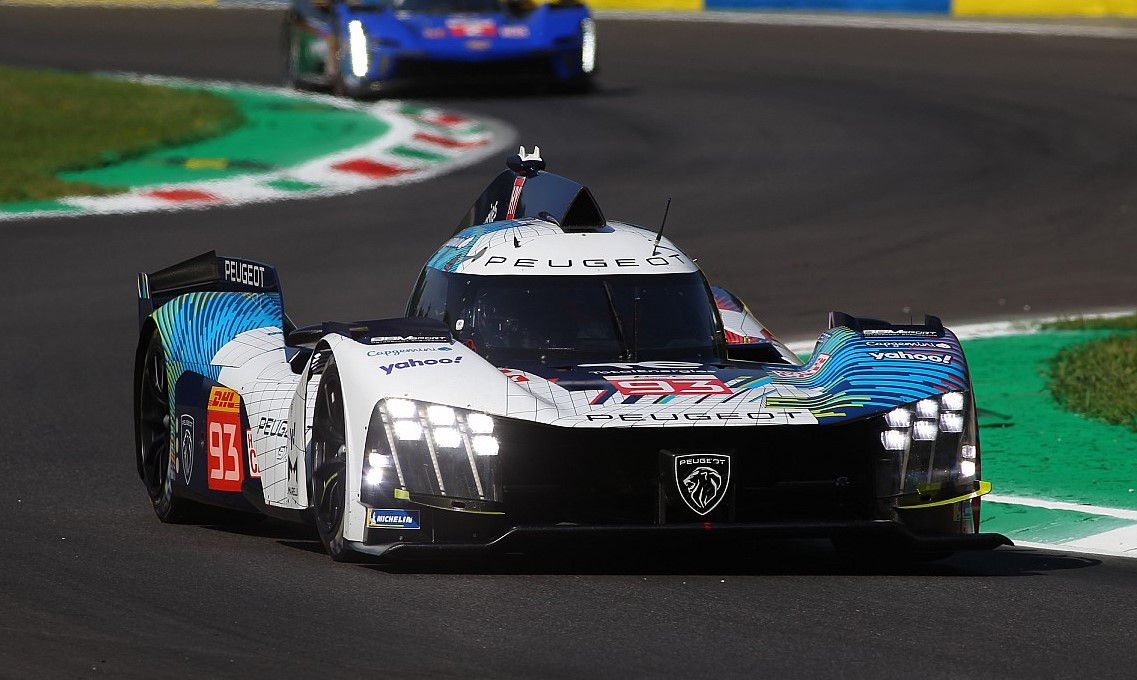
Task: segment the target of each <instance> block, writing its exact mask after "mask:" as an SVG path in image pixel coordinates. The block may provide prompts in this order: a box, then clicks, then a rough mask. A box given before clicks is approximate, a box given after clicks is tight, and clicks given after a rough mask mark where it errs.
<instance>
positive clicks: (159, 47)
mask: <svg viewBox="0 0 1137 680" xmlns="http://www.w3.org/2000/svg"><path fill="white" fill-rule="evenodd" d="M278 24H279V16H278V15H276V14H274V13H271V12H265V11H227V12H222V11H217V10H203V11H199V10H172V11H158V10H66V11H65V10H55V9H25V8H15V7H0V64H7V65H26V66H50V67H55V68H67V69H83V70H90V69H99V70H129V71H138V72H148V73H159V74H165V75H179V76H193V77H202V78H224V79H236V80H246V81H250V82H257V83H273V82H275V81H276V80H277V72H276V63H277V57H276V53H275V46H276V44H275V41H276V38H277V30H278ZM600 38H601V40H602V50H603V51H602V68H603V74H602V77H601V90H600V92H598V93H596V94H595V95H593V96H588V97H550V96H541V95H521V96H518V95H511V94H510V93H508V92H502V91H488V92H485V93H478V94H479V95H483V96H478V97H473V96H469V94H470V93H465V94H463V95H452V96H446V93H444V92H435V93H431V98H432V99H433V100H434V101H436V102H437V103H439V104H440V105H442V106H445V107H450V108H453V109H458V110H463V111H468V112H471V113H474V114H482V115H488V116H492V117H494V118H497V119H500V120H504V121H507V122H509V123H510V124H512V125H513V126H515V127H516V128H517V130H518V131H519V133H520V139H521V141H523V142H524V143H525V144H527V145H531V144H534V143H537V144H540V145H541V147H542V149H543V151H544V152H545V156H546V158H547V159H548V160H549V162H550V169H552V170H554V171H556V172H560V173H561V174H566V175H568V176H572V177H576V178H579V179H581V180H583V181H584V182H586V183H588V184H589V185H590V186H591V187H592V189H593V191H594V193H595V195H596V196H597V198H598V200H599V201H600V203H601V205H602V207H603V208H604V210H605V212H606V213H607V214H608V215H609V216H610V217H617V218H622V219H626V220H630V221H634V222H640V223H645V224H655V223H656V222H657V221H658V219H659V217H660V216H661V214H662V212H663V205H664V202H665V199H666V198H667V197H669V196H670V197H673V198H674V203H673V206H672V210H671V216H670V218H669V223H668V234H669V235H671V236H673V237H674V238H675V239H676V240H678V241H679V242H680V243H681V244H684V245H685V246H686V248H687V249H688V251H689V252H691V253H692V254H693V255H695V256H697V257H698V258H699V259H700V263H701V264H702V265H703V266H704V268H705V269H706V271H707V272H708V274H709V275H710V277H711V278H712V279H713V280H715V281H717V282H719V283H723V284H725V285H727V286H728V287H731V288H733V289H734V290H736V292H738V293H740V294H741V295H742V296H743V297H744V298H745V299H747V301H748V302H749V303H750V305H751V307H752V308H753V309H754V310H755V311H756V313H757V314H758V316H759V317H760V318H763V319H764V320H766V321H767V322H768V323H769V324H770V325H771V326H772V327H773V329H774V330H775V331H777V332H779V333H780V334H782V335H783V336H788V337H803V336H808V335H810V334H815V333H816V332H818V331H819V330H820V329H821V327H822V326H823V325H824V320H825V319H824V314H825V313H826V312H827V311H828V310H829V309H844V310H846V311H850V312H856V313H861V314H866V315H878V316H884V317H891V318H893V319H896V320H899V319H902V318H904V317H905V316H906V315H907V314H908V313H912V314H919V313H922V312H924V311H932V312H935V313H939V314H940V315H941V316H943V317H944V319H945V320H946V321H947V322H948V324H949V325H951V324H952V323H953V322H954V323H960V322H963V321H971V320H981V319H992V318H1004V317H1011V316H1015V315H1021V314H1022V313H1023V312H1024V309H1025V308H1026V307H1027V306H1029V308H1030V310H1029V312H1030V313H1031V314H1036V313H1057V312H1065V311H1072V310H1079V309H1091V308H1101V307H1116V306H1120V307H1125V306H1132V305H1133V304H1134V299H1135V298H1134V292H1135V291H1134V288H1135V283H1137V268H1135V267H1134V266H1133V265H1132V257H1133V253H1134V252H1135V248H1134V246H1135V245H1137V230H1134V229H1133V228H1132V223H1133V217H1132V215H1133V213H1134V212H1135V211H1137V161H1135V160H1134V158H1135V155H1134V153H1133V148H1134V140H1135V139H1137V79H1134V78H1133V64H1134V63H1137V62H1135V57H1137V44H1135V43H1134V42H1131V41H1122V40H1086V39H1069V38H1043V37H1031V38H1026V37H1001V36H970V35H947V34H922V33H905V32H893V31H856V30H838V29H820V28H772V27H760V26H714V25H706V24H691V25H687V24H679V23H675V24H665V23H651V22H637V23H632V22H614V21H602V22H601V24H600ZM2 105H3V103H2V102H0V106H2ZM0 153H2V150H0ZM497 170H498V162H496V161H495V162H492V163H491V162H486V163H483V164H481V165H479V166H478V167H475V168H470V169H467V170H463V171H460V172H457V173H454V174H452V175H449V176H446V177H443V178H439V179H437V180H434V181H432V182H431V183H429V184H419V185H412V186H407V187H402V188H398V189H383V190H378V191H373V192H368V193H363V194H358V195H354V196H348V197H342V198H337V199H334V200H331V201H320V202H289V203H278V204H271V205H260V206H250V207H246V208H239V209H223V210H217V211H212V212H184V213H178V214H168V215H159V214H148V215H137V216H113V217H92V218H85V219H82V220H71V219H60V220H42V221H29V222H15V223H13V222H7V223H0V291H2V292H0V337H2V338H3V339H4V343H5V345H6V348H7V352H6V356H5V360H4V361H3V363H2V368H0V378H3V383H4V384H5V386H6V387H7V389H5V390H4V391H3V392H0V508H2V511H3V517H4V522H3V523H0V677H11V678H27V677H51V678H57V677H59V678H64V677H80V676H82V677H86V676H91V675H95V676H97V675H107V676H110V677H148V678H185V677H240V678H253V677H258V678H259V677H279V676H283V675H286V674H291V675H293V676H295V677H311V676H315V675H316V674H317V673H320V672H325V671H327V672H330V673H334V674H336V675H339V676H345V677H362V676H364V675H367V676H375V675H379V674H384V675H388V676H394V677H432V678H433V677H450V676H466V677H469V676H473V677H504V676H508V677H526V678H528V677H566V678H576V677H593V676H595V677H623V678H627V677H644V676H665V677H710V676H730V677H762V676H765V677H847V678H882V677H885V678H887V677H896V678H900V677H903V678H910V677H921V678H948V677H951V678H958V677H966V678H981V677H993V678H1007V677H1022V678H1028V677H1029V678H1036V677H1064V676H1073V675H1075V674H1078V675H1085V676H1087V677H1117V678H1128V677H1132V675H1133V670H1132V669H1133V668H1134V667H1135V665H1137V645H1135V644H1134V637H1133V631H1134V630H1137V608H1135V607H1134V606H1133V602H1134V601H1135V600H1137V597H1135V596H1137V563H1134V562H1131V561H1126V560H1122V559H1113V558H1101V559H1098V558H1090V557H1085V556H1077V555H1064V554H1055V553H1045V552H1038V551H1032V550H1027V549H1000V550H998V551H995V552H993V553H987V554H975V555H960V556H957V557H955V558H953V559H951V560H948V561H946V562H943V563H939V564H935V565H929V566H923V567H913V568H910V569H890V570H889V569H886V570H883V571H873V570H865V569H862V568H859V567H856V566H850V565H847V564H845V563H843V562H840V561H838V560H837V559H836V558H835V557H834V555H833V554H832V553H831V552H830V551H829V550H828V548H827V547H825V546H818V545H815V544H812V543H803V544H766V545H762V546H759V548H760V549H757V550H755V551H752V552H745V553H740V554H733V555H725V556H723V555H704V554H680V555H674V554H668V555H659V554H648V555H630V556H628V555H626V556H617V557H613V556H608V555H587V556H578V557H565V556H561V557H558V558H555V559H552V558H550V559H547V560H540V561H530V562H522V563H514V562H508V563H497V564H489V565H484V564H483V565H459V566H458V567H445V568H442V567H437V566H429V565H428V566H426V567H425V568H419V569H382V568H374V567H360V566H344V565H336V564H333V563H331V562H330V561H329V560H328V559H327V558H326V557H324V556H322V555H321V554H320V552H319V550H318V543H316V542H315V541H314V539H313V536H312V535H311V534H309V533H308V532H306V531H304V530H303V529H294V528H292V527H289V526H285V525H278V524H275V523H264V524H259V525H251V526H245V527H237V528H235V529H234V528H228V529H223V528H214V527H197V526H163V525H160V524H159V523H158V522H157V520H155V519H154V518H153V516H152V514H151V512H150V510H149V507H148V502H147V501H146V498H145V494H144V491H143V489H142V486H141V484H140V483H139V482H138V480H137V479H136V478H135V477H134V466H133V463H132V462H131V461H132V457H133V451H132V444H131V435H130V430H131V415H130V386H129V376H130V366H131V362H132V350H133V346H134V340H135V338H134V333H135V311H134V309H135V307H134V300H133V295H134V273H135V272H137V271H139V270H153V269H156V268H159V267H162V266H164V265H167V264H170V263H172V262H174V261H176V260H178V259H181V258H184V257H187V256H190V255H194V254H197V253H199V252H202V251H204V250H208V249H211V248H216V249H218V250H219V251H221V252H224V253H228V254H234V255H244V256H249V257H255V258H257V259H262V260H266V261H269V262H273V263H274V264H276V265H277V266H278V267H279V270H280V272H281V274H282V276H283V279H284V283H285V287H286V300H287V301H286V305H287V308H288V309H289V312H290V314H291V315H292V316H293V318H295V319H296V320H297V321H298V322H301V323H306V322H313V321H319V320H323V319H331V318H360V317H378V316H384V315H394V314H398V313H400V312H401V310H402V306H403V304H404V302H405V296H406V294H407V292H408V291H409V288H410V285H411V283H412V281H413V279H414V276H415V275H416V274H417V271H418V268H419V266H420V265H421V262H422V261H423V259H424V258H425V257H426V256H427V255H428V254H429V252H430V251H431V250H433V248H434V247H436V246H437V245H438V244H439V243H440V242H441V241H442V240H443V239H445V238H446V236H447V235H448V234H449V232H450V230H451V228H452V226H453V225H454V224H455V223H456V221H457V220H458V218H459V217H460V216H461V215H462V214H463V213H464V212H465V210H466V208H467V207H468V205H469V202H470V201H472V200H473V198H474V197H475V195H476V194H477V193H478V192H479V191H480V190H481V188H482V186H483V185H484V183H485V182H486V181H488V179H489V178H490V177H492V175H493V174H495V173H496V172H497Z"/></svg>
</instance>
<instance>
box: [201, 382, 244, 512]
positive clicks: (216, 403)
mask: <svg viewBox="0 0 1137 680" xmlns="http://www.w3.org/2000/svg"><path fill="white" fill-rule="evenodd" d="M243 439H244V437H243V436H242V432H241V396H240V395H238V394H237V392H236V390H231V389H229V388H228V387H211V388H210V390H209V402H208V406H207V409H206V450H207V452H208V454H209V455H208V456H207V459H208V466H207V467H208V468H209V476H208V477H207V480H208V483H209V488H210V489H212V490H214V491H234V492H239V491H240V490H241V482H243V481H244V477H245V474H244V466H243V465H242V464H241V448H242V447H243V446H244V442H243V441H242V440H243Z"/></svg>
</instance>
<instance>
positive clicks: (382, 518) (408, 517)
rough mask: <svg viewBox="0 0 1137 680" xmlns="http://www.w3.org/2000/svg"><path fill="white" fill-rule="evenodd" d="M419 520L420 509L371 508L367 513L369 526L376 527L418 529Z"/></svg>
mask: <svg viewBox="0 0 1137 680" xmlns="http://www.w3.org/2000/svg"><path fill="white" fill-rule="evenodd" d="M418 520H419V511H418V510H397V509H396V510H388V509H383V508H371V510H370V511H369V512H368V513H367V526H368V527H371V528H375V529H418V528H419V526H420V525H419V521H418Z"/></svg>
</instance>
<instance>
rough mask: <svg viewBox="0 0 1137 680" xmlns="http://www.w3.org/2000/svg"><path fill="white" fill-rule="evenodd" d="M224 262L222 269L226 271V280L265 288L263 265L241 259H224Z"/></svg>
mask: <svg viewBox="0 0 1137 680" xmlns="http://www.w3.org/2000/svg"><path fill="white" fill-rule="evenodd" d="M223 262H224V266H223V267H222V270H223V271H224V272H225V280H226V281H231V282H233V283H239V284H241V285H243V286H253V287H254V288H264V286H265V268H264V267H263V266H261V265H256V264H249V263H248V262H241V261H239V260H223Z"/></svg>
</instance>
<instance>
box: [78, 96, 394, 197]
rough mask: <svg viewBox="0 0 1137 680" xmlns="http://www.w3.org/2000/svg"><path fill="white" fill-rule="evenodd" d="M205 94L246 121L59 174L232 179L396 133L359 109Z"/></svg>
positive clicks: (148, 182) (102, 180)
mask: <svg viewBox="0 0 1137 680" xmlns="http://www.w3.org/2000/svg"><path fill="white" fill-rule="evenodd" d="M206 89H208V90H209V91H211V92H213V93H215V94H218V95H221V96H223V97H226V98H227V99H229V100H230V101H232V102H233V103H234V104H235V105H236V106H237V108H238V109H239V110H240V112H241V115H242V116H244V118H245V123H244V124H243V125H242V126H241V127H240V128H238V129H236V130H234V131H232V132H230V133H227V134H224V135H221V136H219V137H214V138H212V139H207V140H204V141H201V142H197V143H194V144H189V145H185V146H177V147H170V148H166V149H160V150H157V151H154V152H152V153H148V154H146V155H144V156H141V157H139V158H135V159H132V160H129V161H124V162H121V163H115V164H113V165H109V166H107V167H103V168H96V169H92V170H84V171H80V172H67V173H62V174H61V175H60V177H61V178H63V179H65V180H68V181H84V182H92V183H94V184H100V185H104V186H131V187H145V186H152V185H156V184H174V183H184V182H200V181H207V180H219V179H231V178H234V177H238V176H241V175H249V174H258V173H267V172H273V171H276V170H283V169H285V168H287V167H289V166H294V165H299V164H301V163H304V162H305V161H309V160H311V159H313V158H317V157H319V156H326V155H328V154H333V153H336V152H338V151H343V150H345V149H348V148H350V147H354V146H359V145H360V144H364V143H366V142H367V141H369V140H372V139H374V138H376V137H380V136H382V135H384V134H386V133H387V131H388V130H389V129H390V126H389V125H388V124H387V123H385V122H383V121H381V120H379V119H377V118H375V117H374V116H371V115H369V114H368V113H366V112H364V111H360V110H358V109H350V108H340V107H337V106H330V105H328V104H322V103H320V102H316V101H312V100H309V99H303V98H298V97H290V96H286V95H282V94H276V93H271V92H263V91H257V90H238V89H230V88H206Z"/></svg>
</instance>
